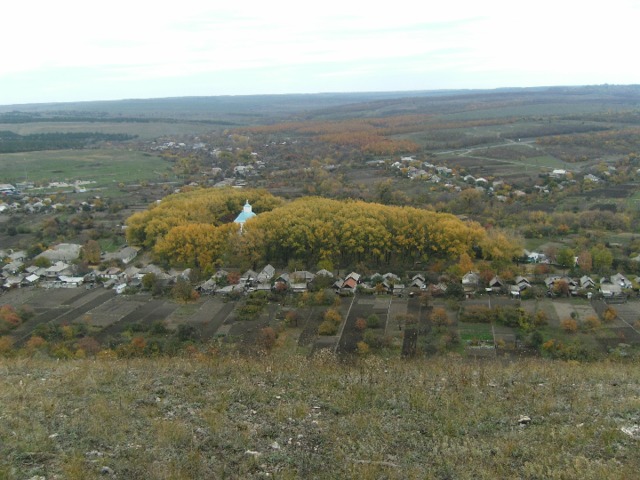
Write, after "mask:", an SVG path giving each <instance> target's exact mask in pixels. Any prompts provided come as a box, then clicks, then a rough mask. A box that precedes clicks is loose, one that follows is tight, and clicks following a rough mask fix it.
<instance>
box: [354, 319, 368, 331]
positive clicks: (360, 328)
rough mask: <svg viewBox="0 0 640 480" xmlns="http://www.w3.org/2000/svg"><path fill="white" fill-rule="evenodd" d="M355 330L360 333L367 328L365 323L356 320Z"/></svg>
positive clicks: (363, 320)
mask: <svg viewBox="0 0 640 480" xmlns="http://www.w3.org/2000/svg"><path fill="white" fill-rule="evenodd" d="M355 327H356V330H358V331H360V332H362V331H363V330H364V329H365V328H367V321H366V320H365V319H364V318H356V325H355Z"/></svg>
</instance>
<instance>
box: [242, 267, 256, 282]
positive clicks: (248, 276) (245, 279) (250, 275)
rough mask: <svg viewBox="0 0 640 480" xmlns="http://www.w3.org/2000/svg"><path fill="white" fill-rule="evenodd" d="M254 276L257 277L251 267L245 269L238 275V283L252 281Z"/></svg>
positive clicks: (254, 278)
mask: <svg viewBox="0 0 640 480" xmlns="http://www.w3.org/2000/svg"><path fill="white" fill-rule="evenodd" d="M256 278H258V272H255V271H253V270H251V269H249V270H247V271H246V272H244V273H243V274H242V276H241V277H240V283H249V284H250V283H253V282H255V280H256Z"/></svg>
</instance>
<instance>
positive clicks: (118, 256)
mask: <svg viewBox="0 0 640 480" xmlns="http://www.w3.org/2000/svg"><path fill="white" fill-rule="evenodd" d="M139 251H140V248H138V247H129V246H127V247H123V248H121V249H120V250H118V251H117V252H112V253H107V254H105V255H104V260H105V261H109V260H119V261H121V262H122V263H124V264H125V265H126V264H127V263H130V262H132V261H133V259H134V258H136V257H137V256H138V252H139Z"/></svg>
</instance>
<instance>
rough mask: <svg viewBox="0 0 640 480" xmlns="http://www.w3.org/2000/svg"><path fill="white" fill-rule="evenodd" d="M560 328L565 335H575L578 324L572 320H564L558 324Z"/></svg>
mask: <svg viewBox="0 0 640 480" xmlns="http://www.w3.org/2000/svg"><path fill="white" fill-rule="evenodd" d="M560 328H562V330H564V331H565V332H567V333H576V332H577V331H578V322H576V321H575V320H574V319H573V318H565V319H564V320H562V321H561V322H560Z"/></svg>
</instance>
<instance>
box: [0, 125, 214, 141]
mask: <svg viewBox="0 0 640 480" xmlns="http://www.w3.org/2000/svg"><path fill="white" fill-rule="evenodd" d="M215 128H218V127H217V126H215V125H207V124H202V123H196V122H33V123H0V131H5V130H6V131H11V132H14V133H17V134H18V135H30V134H35V133H58V132H66V133H76V132H97V133H124V134H128V135H137V136H138V138H139V139H141V140H154V139H156V138H158V137H163V136H175V135H201V134H203V133H207V132H210V131H212V130H214V129H215Z"/></svg>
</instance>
